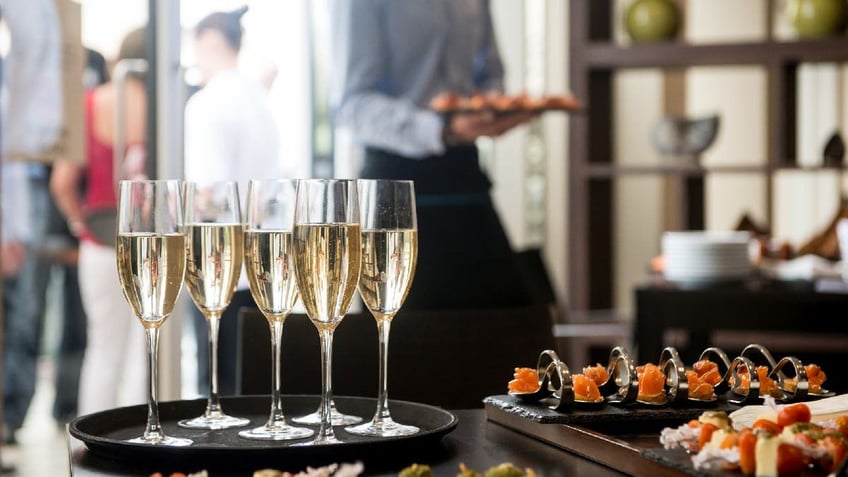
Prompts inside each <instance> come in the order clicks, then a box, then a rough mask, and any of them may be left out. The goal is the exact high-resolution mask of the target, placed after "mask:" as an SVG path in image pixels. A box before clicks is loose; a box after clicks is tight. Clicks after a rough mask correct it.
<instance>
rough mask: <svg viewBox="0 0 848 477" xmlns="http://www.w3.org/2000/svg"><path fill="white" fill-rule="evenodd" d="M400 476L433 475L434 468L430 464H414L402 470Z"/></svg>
mask: <svg viewBox="0 0 848 477" xmlns="http://www.w3.org/2000/svg"><path fill="white" fill-rule="evenodd" d="M398 477H433V470H432V469H431V468H430V466H429V465H419V464H412V465H410V466H409V467H407V468H405V469H403V470H402V471H400V473H399V474H398Z"/></svg>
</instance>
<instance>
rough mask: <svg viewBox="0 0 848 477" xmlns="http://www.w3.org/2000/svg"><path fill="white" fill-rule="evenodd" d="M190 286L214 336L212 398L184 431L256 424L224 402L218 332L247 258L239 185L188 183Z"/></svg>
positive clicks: (211, 337) (211, 343)
mask: <svg viewBox="0 0 848 477" xmlns="http://www.w3.org/2000/svg"><path fill="white" fill-rule="evenodd" d="M184 190H185V196H184V200H185V214H184V218H185V224H186V225H185V234H186V274H185V283H186V288H188V292H189V294H190V295H191V299H192V301H194V304H195V305H196V306H197V308H198V309H199V310H200V312H201V313H203V316H204V317H205V318H206V326H207V329H208V331H209V399H208V400H207V402H206V410H205V411H204V412H203V415H202V416H198V417H195V418H193V419H184V420H182V421H180V422H179V423H178V425H179V426H180V427H186V428H189V429H228V428H230V427H240V426H246V425H248V424H250V420H249V419H245V418H242V417H233V416H228V415H227V414H225V413H224V410H223V409H222V408H221V402H220V400H219V398H218V329H219V325H220V322H221V313H223V312H224V310H225V309H226V308H227V306H229V304H230V301H231V300H232V299H233V293H235V290H236V286H237V285H238V280H239V276H240V275H241V262H242V256H243V253H244V251H243V249H244V246H243V233H242V223H241V210H240V207H239V193H238V183H237V182H232V181H228V182H211V183H195V182H187V183H186V184H185V189H184Z"/></svg>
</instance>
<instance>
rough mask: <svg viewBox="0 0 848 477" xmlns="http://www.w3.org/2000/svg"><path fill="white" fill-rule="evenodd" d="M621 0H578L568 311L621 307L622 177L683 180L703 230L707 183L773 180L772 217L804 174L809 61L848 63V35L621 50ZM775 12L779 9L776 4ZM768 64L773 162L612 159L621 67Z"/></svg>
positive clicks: (690, 224)
mask: <svg viewBox="0 0 848 477" xmlns="http://www.w3.org/2000/svg"><path fill="white" fill-rule="evenodd" d="M612 7H613V5H612V0H570V6H569V8H570V27H571V31H570V39H569V41H570V67H569V75H570V87H571V90H572V91H573V92H574V94H575V95H576V96H577V97H578V98H581V99H583V100H585V101H586V103H587V108H588V113H587V114H584V115H575V116H572V118H571V121H570V122H569V146H568V147H569V158H570V162H569V174H568V177H569V179H568V180H569V211H568V212H569V219H568V221H569V250H568V257H569V306H570V308H572V309H577V310H588V309H608V308H611V307H612V306H613V289H614V284H615V276H614V265H615V264H614V263H613V257H614V253H613V250H612V247H613V244H614V241H613V237H614V233H615V230H614V223H613V219H614V216H613V207H614V197H613V194H614V180H615V179H617V178H620V177H624V176H629V175H654V176H660V177H669V178H673V179H675V180H677V181H679V187H680V190H681V191H683V192H682V195H683V198H684V203H685V205H684V207H683V208H682V210H683V217H682V223H683V224H684V226H685V227H687V228H690V229H701V228H703V227H704V177H705V176H706V175H707V174H710V173H730V174H733V173H738V174H761V175H762V176H763V177H765V178H766V184H767V186H766V188H767V190H766V193H767V198H766V199H767V209H768V215H769V217H770V218H771V216H772V212H771V204H772V202H773V201H772V194H773V191H772V180H771V179H772V176H773V175H774V173H775V172H777V171H779V170H784V169H795V168H798V166H797V161H796V158H795V150H796V137H795V130H796V120H797V111H796V104H797V97H796V96H797V77H798V66H799V65H800V64H801V63H817V62H848V37H844V36H843V37H834V38H829V39H823V40H810V41H776V40H771V39H769V40H764V41H761V42H740V43H720V44H698V45H691V44H685V43H682V42H669V43H661V44H648V45H632V46H631V45H618V44H616V43H614V40H613V37H612V22H613V21H615V19H613V8H612ZM769 11H772V6H771V5H769ZM732 65H756V66H761V67H762V68H763V69H764V71H765V72H766V75H767V77H768V91H767V92H766V94H767V105H768V111H767V115H766V117H767V124H766V131H767V149H766V154H767V158H766V162H765V164H764V165H738V166H717V167H699V166H695V165H692V166H686V165H680V166H676V165H673V164H669V165H656V166H625V165H619V164H616V163H615V162H614V160H613V150H614V143H613V141H614V138H615V130H614V127H615V126H614V125H615V121H613V118H614V117H615V116H614V115H615V111H614V103H615V101H614V97H613V95H614V91H613V76H614V74H615V73H616V72H617V71H619V70H625V69H633V68H661V69H665V70H672V71H673V70H685V69H686V68H690V67H696V66H732Z"/></svg>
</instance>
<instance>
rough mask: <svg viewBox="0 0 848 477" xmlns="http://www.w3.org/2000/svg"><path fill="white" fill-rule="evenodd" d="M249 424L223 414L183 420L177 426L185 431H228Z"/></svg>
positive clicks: (244, 420) (243, 420)
mask: <svg viewBox="0 0 848 477" xmlns="http://www.w3.org/2000/svg"><path fill="white" fill-rule="evenodd" d="M248 424H250V419H245V418H243V417H233V416H228V415H226V414H223V413H218V414H213V415H211V416H200V417H195V418H194V419H183V420H182V421H180V422H178V423H177V425H178V426H180V427H183V428H186V429H210V430H213V431H214V430H219V429H229V428H231V427H243V426H246V425H248Z"/></svg>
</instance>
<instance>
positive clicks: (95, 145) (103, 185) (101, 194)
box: [85, 90, 118, 211]
mask: <svg viewBox="0 0 848 477" xmlns="http://www.w3.org/2000/svg"><path fill="white" fill-rule="evenodd" d="M85 128H86V129H85V130H86V145H87V147H88V169H87V183H86V189H87V192H86V196H85V209H86V210H88V211H98V210H108V209H112V210H115V209H116V208H117V206H118V198H117V195H116V194H115V179H114V175H113V172H112V161H113V159H112V157H113V148H112V145H111V144H106V143H104V142H101V141H100V140H98V139H97V138H96V137H94V91H93V90H89V91H87V92H86V94H85Z"/></svg>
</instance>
